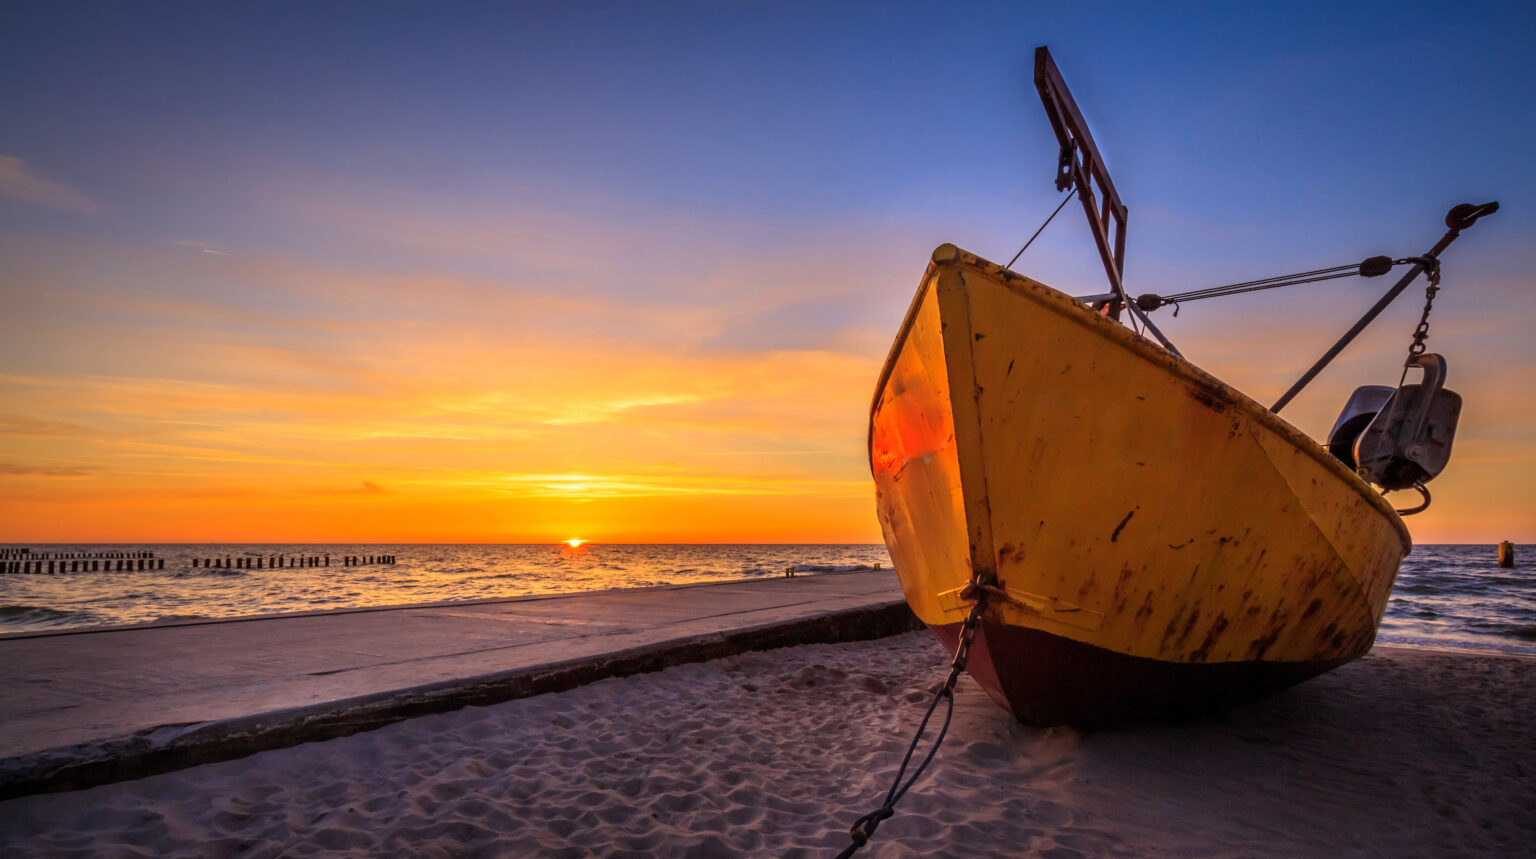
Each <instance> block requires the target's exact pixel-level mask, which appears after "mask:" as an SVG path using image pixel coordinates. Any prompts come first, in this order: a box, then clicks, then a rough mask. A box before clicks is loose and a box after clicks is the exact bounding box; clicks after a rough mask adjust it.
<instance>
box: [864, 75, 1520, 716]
mask: <svg viewBox="0 0 1536 859" xmlns="http://www.w3.org/2000/svg"><path fill="white" fill-rule="evenodd" d="M1036 84H1037V86H1039V88H1040V92H1041V95H1042V98H1043V99H1044V100H1045V104H1046V108H1047V113H1048V114H1049V115H1050V117H1051V119H1052V122H1053V125H1054V126H1055V128H1056V130H1057V134H1058V138H1059V139H1060V141H1061V143H1062V152H1061V160H1060V165H1059V169H1058V181H1057V184H1058V188H1060V189H1061V190H1067V189H1069V188H1070V189H1071V190H1072V191H1073V192H1074V193H1076V194H1077V195H1078V196H1079V198H1080V200H1081V201H1082V203H1083V206H1084V209H1085V211H1086V212H1087V213H1088V216H1089V222H1090V225H1091V226H1092V227H1093V229H1094V236H1095V239H1096V240H1097V242H1098V244H1099V248H1100V251H1101V255H1102V256H1103V259H1104V264H1105V270H1106V273H1107V274H1108V275H1109V279H1110V285H1111V287H1112V291H1111V292H1110V293H1106V294H1103V295H1095V296H1089V297H1087V298H1086V299H1080V298H1073V297H1072V296H1070V295H1067V294H1065V293H1062V292H1059V291H1057V290H1055V289H1052V288H1050V287H1048V286H1046V285H1044V284H1042V283H1038V282H1036V281H1034V280H1031V279H1029V278H1027V277H1025V276H1023V275H1020V274H1017V273H1015V272H1014V271H1012V270H1010V269H1009V268H1006V267H1004V266H1001V265H997V264H995V263H991V262H988V261H986V260H984V259H981V258H978V257H977V256H975V255H973V254H970V253H967V252H965V251H963V250H960V249H959V248H957V247H955V246H954V245H949V244H946V245H941V246H940V247H939V248H938V249H937V250H936V251H934V253H933V256H932V262H931V263H930V264H929V265H928V268H927V271H926V272H925V273H924V275H923V277H922V280H921V282H920V284H919V286H918V290H917V295H916V297H915V298H914V299H913V302H912V305H911V308H910V310H909V311H908V312H907V315H906V319H905V321H904V322H903V323H902V326H901V330H900V333H899V334H898V335H897V337H896V341H895V344H894V345H893V347H892V349H891V352H890V356H889V358H888V359H887V361H886V363H885V367H884V370H883V371H882V373H881V375H880V379H879V382H878V383H877V386H876V389H875V396H874V402H873V405H872V407H871V410H870V424H869V457H870V465H871V469H872V471H873V474H874V479H875V485H876V488H877V504H878V510H879V517H880V523H881V527H882V529H883V531H884V535H885V541H886V546H887V548H888V549H889V551H890V555H891V559H892V561H893V562H894V564H895V568H896V572H897V574H898V576H899V578H900V580H901V585H902V588H903V591H904V592H905V595H906V598H907V601H908V603H909V604H910V605H911V607H912V609H913V611H914V612H916V614H917V616H918V617H919V618H920V619H921V620H922V621H923V622H924V623H925V624H927V625H928V626H929V627H930V628H931V629H932V630H933V631H934V632H935V633H936V634H937V635H938V637H939V638H940V639H941V640H942V641H944V642H945V643H946V645H948V646H949V647H950V648H952V649H953V648H955V647H956V646H957V645H958V644H959V642H960V640H961V638H962V633H966V638H967V640H969V639H970V636H971V635H974V642H973V643H972V644H970V645H969V653H968V660H969V661H968V663H967V670H968V671H969V672H970V673H971V674H972V676H974V677H975V679H976V680H977V681H978V682H979V683H980V685H981V686H982V687H984V688H985V689H986V690H987V691H988V692H989V693H990V694H991V695H992V697H994V698H995V699H997V701H998V702H999V703H1001V704H1003V705H1004V706H1005V707H1007V708H1008V709H1009V710H1011V711H1012V712H1013V713H1014V715H1016V716H1017V717H1018V718H1019V719H1021V720H1023V721H1026V722H1030V723H1035V724H1056V723H1077V724H1093V723H1103V722H1113V721H1120V720H1126V719H1138V718H1146V717H1159V716H1166V715H1176V714H1180V713H1186V712H1190V711H1193V710H1198V709H1205V708H1209V707H1212V706H1220V705H1224V704H1230V703H1233V702H1237V701H1241V700H1246V699H1251V698H1254V697H1257V696H1260V695H1263V694H1266V693H1269V692H1273V691H1275V690H1278V689H1281V688H1284V687H1286V686H1289V685H1291V684H1294V683H1297V682H1299V681H1301V680H1304V679H1306V678H1308V677H1311V676H1314V675H1316V674H1319V673H1321V672H1323V671H1327V670H1329V669H1331V668H1333V667H1336V666H1338V665H1340V664H1342V663H1344V662H1347V661H1349V660H1351V659H1354V658H1356V657H1358V656H1360V655H1362V654H1364V653H1365V652H1366V651H1367V650H1369V649H1370V647H1371V645H1372V643H1373V641H1374V640H1375V636H1376V630H1377V626H1378V624H1379V623H1380V621H1381V616H1382V612H1383V611H1384V610H1385V608H1386V603H1387V598H1388V594H1389V593H1390V591H1391V588H1392V583H1393V580H1394V578H1395V576H1396V573H1397V569H1398V565H1399V563H1400V562H1401V560H1402V558H1403V557H1404V556H1405V555H1406V554H1407V553H1408V551H1409V549H1410V548H1411V546H1412V541H1411V538H1410V536H1409V533H1408V530H1407V528H1406V527H1405V526H1404V523H1403V520H1402V518H1401V517H1400V516H1399V514H1398V512H1396V511H1395V510H1394V509H1393V506H1392V505H1391V504H1390V503H1388V501H1387V499H1386V498H1385V497H1383V494H1382V492H1381V491H1379V490H1378V488H1376V487H1377V486H1381V487H1383V488H1386V489H1405V488H1416V489H1419V490H1420V491H1421V492H1423V493H1424V497H1425V503H1426V504H1427V500H1428V492H1427V490H1424V489H1423V484H1424V482H1426V481H1427V480H1429V479H1430V478H1431V477H1433V476H1434V474H1436V473H1438V470H1439V468H1441V467H1443V466H1444V462H1445V459H1446V457H1448V455H1449V450H1450V439H1451V434H1452V433H1453V432H1454V429H1455V420H1456V413H1457V410H1458V409H1459V406H1460V398H1459V397H1457V396H1456V395H1455V394H1454V393H1452V392H1450V391H1448V390H1444V389H1443V388H1442V384H1443V381H1444V360H1443V359H1441V358H1439V356H1432V355H1424V354H1420V353H1422V352H1423V337H1422V336H1419V337H1418V338H1417V340H1416V344H1417V349H1418V351H1417V352H1414V353H1412V354H1411V355H1410V359H1409V362H1408V363H1409V366H1411V367H1416V368H1418V369H1421V370H1423V372H1424V378H1423V381H1422V382H1420V383H1419V384H1412V385H1409V384H1400V385H1399V386H1398V387H1397V388H1395V389H1394V388H1390V387H1377V386H1372V387H1367V388H1362V389H1360V391H1358V392H1357V393H1356V396H1355V397H1354V398H1352V400H1351V403H1350V404H1349V405H1348V406H1347V407H1346V410H1345V413H1344V414H1343V415H1341V417H1340V421H1339V425H1338V426H1336V427H1335V432H1334V434H1333V436H1332V437H1331V438H1330V440H1329V441H1330V444H1329V445H1328V446H1325V445H1324V444H1320V443H1318V442H1316V441H1314V440H1312V439H1311V438H1309V437H1308V436H1307V435H1305V434H1303V433H1302V432H1300V431H1299V430H1297V429H1296V428H1295V427H1293V426H1291V425H1290V424H1289V423H1287V422H1286V421H1284V420H1283V419H1281V418H1280V417H1279V416H1278V415H1277V414H1276V412H1277V411H1278V410H1279V408H1280V407H1281V406H1283V405H1284V404H1285V403H1286V402H1288V401H1289V399H1290V398H1291V397H1292V396H1294V395H1295V393H1296V391H1298V390H1300V388H1301V386H1303V385H1305V384H1306V382H1307V381H1309V380H1310V379H1311V378H1312V377H1313V376H1315V375H1316V373H1317V372H1318V371H1319V370H1321V368H1322V366H1323V365H1325V364H1326V363H1327V362H1328V360H1331V358H1332V357H1333V355H1336V354H1337V353H1338V351H1339V350H1342V349H1343V347H1344V345H1345V344H1347V343H1348V342H1349V340H1350V339H1352V338H1353V336H1354V335H1355V334H1356V333H1358V331H1359V329H1362V328H1364V326H1365V325H1366V324H1368V323H1369V321H1370V320H1371V319H1372V318H1374V316H1375V314H1377V313H1379V312H1380V310H1381V308H1383V307H1385V305H1386V303H1387V302H1389V301H1390V300H1391V299H1392V298H1395V297H1396V295H1398V294H1400V293H1401V292H1402V291H1403V289H1404V288H1406V286H1407V285H1408V284H1409V282H1411V281H1412V280H1413V279H1414V278H1415V277H1417V276H1418V275H1419V274H1421V273H1426V272H1427V273H1428V274H1429V276H1430V279H1431V283H1437V282H1438V272H1439V266H1438V257H1439V253H1440V252H1441V251H1442V250H1444V248H1445V246H1446V245H1448V244H1449V243H1450V241H1451V240H1453V239H1454V238H1455V237H1456V235H1457V234H1458V233H1459V231H1460V230H1461V229H1464V228H1465V227H1467V226H1469V225H1470V224H1471V223H1472V221H1475V220H1476V219H1477V218H1478V217H1480V216H1481V215H1484V214H1488V213H1491V212H1492V211H1495V210H1496V209H1497V204H1493V203H1490V204H1485V205H1483V206H1468V205H1463V206H1459V207H1457V208H1456V209H1454V210H1452V213H1451V215H1450V216H1448V217H1447V225H1448V226H1449V228H1450V231H1449V232H1448V233H1447V234H1446V236H1445V237H1444V238H1442V239H1441V241H1440V243H1439V244H1437V245H1436V246H1435V247H1434V249H1433V250H1431V251H1430V252H1429V253H1427V254H1425V255H1424V256H1421V257H1410V258H1407V259H1403V260H1391V259H1389V258H1386V257H1378V258H1372V259H1370V260H1366V261H1365V262H1364V263H1361V264H1360V265H1359V266H1358V269H1359V270H1358V271H1356V272H1352V273H1356V274H1362V275H1367V276H1370V275H1373V274H1381V273H1383V272H1384V271H1386V270H1388V269H1390V268H1391V267H1393V266H1394V265H1408V266H1411V269H1410V271H1409V272H1408V274H1407V275H1405V276H1404V277H1403V278H1402V279H1401V280H1400V281H1399V283H1398V284H1397V285H1396V286H1394V287H1393V289H1392V291H1390V292H1389V293H1388V294H1387V295H1386V296H1384V297H1383V299H1382V301H1381V302H1379V303H1378V306H1377V307H1376V308H1374V309H1373V311H1372V312H1371V313H1369V314H1367V317H1366V318H1365V319H1362V320H1361V321H1360V323H1358V324H1357V325H1356V327H1355V329H1352V330H1351V332H1350V333H1349V334H1347V335H1346V336H1345V338H1343V339H1342V340H1341V341H1340V342H1339V344H1337V345H1336V347H1335V348H1334V349H1333V350H1331V351H1330V353H1329V354H1328V355H1325V356H1324V358H1323V359H1322V360H1321V361H1319V363H1318V364H1317V365H1315V366H1314V367H1313V369H1312V370H1311V371H1309V373H1308V374H1307V375H1305V376H1304V377H1303V378H1302V379H1301V380H1300V381H1299V382H1298V383H1297V385H1296V386H1295V387H1293V389H1292V390H1291V391H1290V392H1288V393H1287V395H1286V396H1285V397H1284V398H1282V400H1281V401H1280V402H1279V403H1277V404H1276V406H1274V407H1268V408H1267V407H1265V406H1263V405H1260V404H1259V403H1257V402H1255V401H1254V400H1252V399H1250V398H1249V397H1247V396H1245V395H1244V394H1243V393H1241V392H1239V391H1237V390H1235V389H1233V388H1232V387H1231V386H1229V385H1227V384H1225V383H1223V382H1222V381H1221V380H1219V379H1217V378H1215V377H1213V376H1211V375H1210V374H1208V373H1206V372H1204V371H1202V370H1201V369H1199V368H1198V367H1196V366H1195V365H1194V364H1192V363H1190V362H1189V361H1186V360H1185V359H1184V358H1183V357H1181V356H1180V354H1179V353H1178V351H1177V349H1175V348H1174V347H1173V345H1172V344H1171V343H1169V342H1168V341H1167V338H1166V337H1164V336H1163V335H1162V333H1161V332H1160V331H1159V330H1158V329H1157V327H1156V326H1155V325H1154V324H1152V322H1151V320H1150V318H1149V316H1148V314H1149V313H1150V312H1151V311H1152V310H1155V309H1156V308H1157V307H1159V306H1163V305H1166V304H1169V303H1173V302H1174V301H1177V300H1179V299H1180V297H1179V296H1170V297H1158V296H1140V297H1138V298H1135V299H1132V298H1128V297H1127V295H1126V293H1125V290H1124V287H1123V285H1122V283H1121V272H1122V271H1123V265H1124V237H1125V235H1124V225H1125V209H1124V207H1123V206H1122V205H1121V204H1120V201H1119V198H1118V196H1117V195H1116V194H1115V191H1114V186H1113V183H1112V182H1110V181H1109V176H1108V173H1107V170H1106V169H1105V168H1104V165H1103V162H1102V159H1101V158H1100V157H1099V154H1098V151H1097V149H1096V147H1095V146H1094V144H1093V140H1092V138H1091V136H1089V135H1088V132H1087V126H1086V124H1085V123H1083V121H1082V119H1081V116H1080V115H1079V114H1078V112H1077V108H1076V106H1075V104H1073V103H1072V100H1071V97H1070V95H1068V94H1067V92H1066V88H1065V84H1064V83H1063V82H1062V81H1061V78H1060V76H1059V73H1058V72H1057V71H1056V69H1055V65H1054V63H1052V62H1051V59H1050V56H1049V54H1048V53H1047V52H1046V51H1045V49H1044V48H1041V49H1040V51H1039V52H1038V53H1037V57H1036ZM1064 202H1065V201H1064ZM1058 211H1060V209H1058ZM1339 268H1341V269H1343V268H1347V267H1339ZM1306 274H1315V272H1312V273H1306ZM1314 279H1316V278H1314ZM1275 280H1285V279H1283V278H1282V279H1275ZM1299 282H1308V281H1304V280H1299V279H1296V278H1295V277H1292V278H1291V279H1289V280H1285V283H1277V284H1276V285H1286V284H1288V283H1299ZM1234 286H1239V287H1241V286H1248V284H1238V285H1234ZM1202 297H1204V296H1202ZM1184 300H1193V299H1184ZM1122 310H1128V311H1129V312H1130V316H1131V319H1132V320H1133V322H1134V323H1135V324H1137V326H1138V327H1140V328H1142V329H1143V330H1145V331H1146V332H1147V334H1148V335H1149V336H1150V338H1155V341H1154V339H1149V336H1143V335H1142V334H1140V333H1138V332H1137V331H1135V330H1132V329H1131V328H1128V327H1126V325H1124V324H1122V323H1121V322H1120V321H1119V316H1120V312H1121V311H1122ZM1427 312H1428V311H1427V310H1426V322H1425V323H1424V324H1423V325H1421V330H1422V331H1427ZM1373 484H1375V485H1373ZM1420 509H1422V508H1420ZM978 603H981V605H980V607H979V608H978V607H977V606H978ZM968 618H971V619H972V620H971V621H970V623H969V627H968V626H967V619H968Z"/></svg>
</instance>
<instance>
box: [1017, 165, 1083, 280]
mask: <svg viewBox="0 0 1536 859" xmlns="http://www.w3.org/2000/svg"><path fill="white" fill-rule="evenodd" d="M1076 195H1077V186H1076V185H1073V186H1072V191H1071V192H1070V193H1069V194H1067V196H1065V197H1063V198H1061V205H1059V206H1057V207H1056V211H1054V212H1052V213H1051V216H1050V217H1049V218H1046V219H1045V223H1043V224H1041V225H1040V229H1038V230H1035V234H1034V235H1032V236H1030V237H1029V241H1027V242H1025V243H1024V247H1022V248H1019V252H1018V253H1016V254H1014V255H1013V259H1011V260H1009V261H1008V265H1006V266H1004V268H1013V264H1014V263H1016V262H1018V261H1019V257H1021V256H1023V255H1024V252H1025V251H1027V250H1029V246H1030V245H1032V244H1034V243H1035V239H1038V238H1040V234H1041V233H1043V232H1045V228H1046V227H1049V226H1050V225H1051V221H1052V220H1054V219H1055V218H1056V216H1057V215H1058V214H1060V213H1061V210H1062V209H1063V208H1065V207H1066V205H1067V201H1068V200H1071V199H1072V198H1073V197H1074V196H1076Z"/></svg>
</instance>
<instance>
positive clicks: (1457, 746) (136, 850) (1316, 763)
mask: <svg viewBox="0 0 1536 859" xmlns="http://www.w3.org/2000/svg"><path fill="white" fill-rule="evenodd" d="M945 661H946V656H945V654H944V653H943V652H942V651H941V650H940V649H939V647H938V645H937V644H936V643H935V642H934V641H933V640H932V639H931V638H929V637H928V636H927V635H926V634H925V633H912V634H907V635H902V636H896V637H893V638H887V639H881V640H876V641H870V642H863V643H855V644H842V645H811V646H804V647H793V648H784V649H779V650H772V651H766V652H757V653H748V654H744V655H740V656H735V657H731V658H727V659H721V660H716V661H713V662H707V663H701V664H696V665H685V666H680V667H676V668H671V669H668V670H666V671H662V672H657V673H652V674H646V675H640V676H636V677H630V678H623V679H614V680H605V681H602V682H599V683H594V684H591V685H589V686H584V687H581V688H578V689H574V690H571V691H568V692H562V693H558V694H550V695H541V696H537V697H533V698H527V699H523V700H518V701H511V702H507V703H503V704H497V705H494V706H489V707H471V708H466V709H463V710H459V711H456V712H452V713H446V714H442V715H437V716H428V717H422V718H417V719H412V720H409V721H405V722H401V723H397V724H395V725H391V726H388V727H385V728H383V729H380V730H375V731H370V732H367V733H363V734H357V735H354V736H351V737H345V738H341V739H336V740H330V741H327V742H321V743H309V744H305V745H302V746H298V747H294V748H289V749H280V750H275V751H269V752H263V753H261V754H257V755H254V756H252V757H249V758H245V759H243V760H237V761H230V762H226V763H220V764H210V765H205V766H200V767H194V768H192V769H187V770H182V771H179V772H174V773H168V774H165V775H159V776H154V777H150V778H145V779H140V780H137V781H132V782H124V783H119V784H113V785H106V786H103V787H98V788H93V789H91V790H86V791H77V792H72V793H58V794H46V795H37V796H31V797H25V798H21V799H16V800H12V801H9V802H5V803H0V853H4V854H6V855H54V856H69V855H79V856H85V855H91V856H101V855H106V856H161V855H209V856H234V855H241V856H277V855H288V856H304V855H321V854H337V853H343V854H346V853H350V854H353V855H399V856H405V855H426V856H498V855H539V856H588V855H600V856H652V855H654V856H692V857H699V856H730V855H741V854H748V855H763V856H777V855H789V856H795V855H815V856H821V855H828V854H829V853H831V852H835V850H836V849H839V848H841V847H842V846H843V845H844V844H846V839H847V836H846V829H847V826H848V825H849V824H850V823H851V821H852V820H853V819H854V818H855V817H857V816H858V815H859V814H862V813H864V812H865V811H868V810H870V809H872V808H873V807H874V806H875V805H876V804H877V803H878V797H879V796H880V795H881V794H882V793H883V791H884V790H885V789H886V787H887V786H888V784H889V780H890V778H891V775H892V773H893V772H894V768H895V766H896V765H897V763H898V762H899V760H900V756H901V753H902V751H903V750H904V748H905V745H906V742H907V739H908V737H909V736H910V732H911V731H912V729H913V727H914V726H915V724H916V721H917V719H918V718H919V716H920V714H921V711H922V708H923V707H924V706H925V704H926V701H927V698H928V696H929V694H930V693H931V691H932V690H933V689H934V688H936V686H937V684H938V683H939V682H940V680H941V679H942V674H943V665H944V663H945ZM1533 707H1536V659H1530V658H1525V657H1511V656H1501V655H1488V654H1467V653H1452V652H1441V651H1429V650H1413V649H1403V648H1378V649H1377V650H1376V651H1374V652H1373V653H1372V654H1370V655H1369V656H1368V657H1366V658H1365V659H1362V660H1360V661H1359V662H1357V663H1355V664H1352V665H1349V666H1346V667H1344V668H1342V669H1340V670H1338V671H1336V672H1334V673H1332V674H1330V675H1326V676H1324V677H1321V678H1318V679H1316V680H1314V681H1311V682H1309V683H1307V684H1304V685H1303V686H1301V687H1298V688H1296V689H1293V690H1290V691H1289V692H1286V693H1284V694H1282V695H1279V696H1277V697H1275V698H1272V699H1270V700H1268V701H1265V702H1261V703H1258V704H1255V705H1251V706H1248V707H1245V708H1241V709H1238V710H1235V711H1232V712H1230V713H1227V714H1224V715H1220V716H1214V717H1210V718H1207V719H1204V720H1202V721H1199V722H1196V723H1193V724H1186V725H1180V726H1153V727H1137V728H1129V729H1122V730H1114V731H1100V732H1093V733H1085V732H1081V731H1077V730H1074V729H1070V728H1052V729H1045V730H1040V729H1033V728H1027V727H1024V726H1022V725H1019V724H1017V723H1016V722H1014V721H1013V719H1012V718H1011V717H1010V716H1008V715H1007V714H1006V713H1004V712H1003V710H1001V709H1000V708H999V707H997V706H996V705H995V704H993V703H992V702H991V701H990V700H989V699H987V698H986V696H985V694H984V693H982V692H981V691H980V689H979V688H978V687H976V686H975V685H974V684H973V683H971V682H970V681H969V679H968V678H967V679H966V680H965V681H964V682H963V684H962V686H961V688H960V690H959V693H958V696H957V705H956V716H955V722H954V725H953V727H952V728H951V732H950V736H949V739H948V740H947V742H946V743H945V746H944V748H943V750H942V751H941V752H940V753H939V756H938V758H937V759H936V761H935V763H934V765H933V767H932V768H931V769H930V771H929V773H928V774H927V775H926V776H925V777H924V779H923V780H922V781H921V782H920V783H919V784H918V786H917V787H916V788H915V789H914V790H913V792H912V793H910V794H909V795H908V796H907V797H906V798H905V799H904V800H903V801H902V803H901V805H900V806H899V808H898V812H897V815H896V817H895V818H894V819H892V820H890V821H888V822H887V823H886V824H884V826H882V827H881V829H880V832H879V833H878V834H877V836H876V840H875V841H874V842H873V843H872V844H871V845H870V847H869V848H866V850H865V851H864V853H863V854H862V855H871V856H884V857H893V856H979V855H1022V854H1030V855H1035V854H1038V855H1042V856H1053V857H1068V856H1147V855H1168V856H1238V855H1241V856H1260V855H1262V856H1315V855H1325V854H1326V855H1361V856H1436V855H1460V856H1467V855H1488V856H1509V855H1517V854H1520V853H1522V852H1524V851H1526V850H1528V849H1529V845H1530V844H1531V843H1532V842H1533V839H1536V803H1532V802H1531V795H1532V792H1533V790H1532V789H1533V788H1536V778H1533V775H1536V743H1533V742H1532V741H1531V736H1530V733H1529V730H1528V728H1529V723H1530V720H1529V713H1530V712H1532V709H1533Z"/></svg>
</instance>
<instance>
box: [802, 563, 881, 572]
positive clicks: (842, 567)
mask: <svg viewBox="0 0 1536 859" xmlns="http://www.w3.org/2000/svg"><path fill="white" fill-rule="evenodd" d="M882 569H885V568H884V567H882V566H880V565H879V564H796V565H795V566H794V570H795V572H797V573H862V572H867V571H869V570H882Z"/></svg>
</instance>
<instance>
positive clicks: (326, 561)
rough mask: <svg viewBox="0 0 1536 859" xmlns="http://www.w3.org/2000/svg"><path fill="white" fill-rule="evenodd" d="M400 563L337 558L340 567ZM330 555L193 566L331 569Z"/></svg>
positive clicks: (203, 561)
mask: <svg viewBox="0 0 1536 859" xmlns="http://www.w3.org/2000/svg"><path fill="white" fill-rule="evenodd" d="M394 563H398V556H396V555H342V556H340V557H338V558H336V566H338V567H363V566H368V565H370V564H394ZM330 565H331V556H330V555H311V556H307V557H298V558H290V557H288V556H287V555H271V556H268V557H256V558H238V557H234V556H230V557H227V558H193V559H192V566H194V567H197V566H202V567H209V568H212V569H223V570H267V569H271V570H277V569H284V568H288V567H329V566H330Z"/></svg>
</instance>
